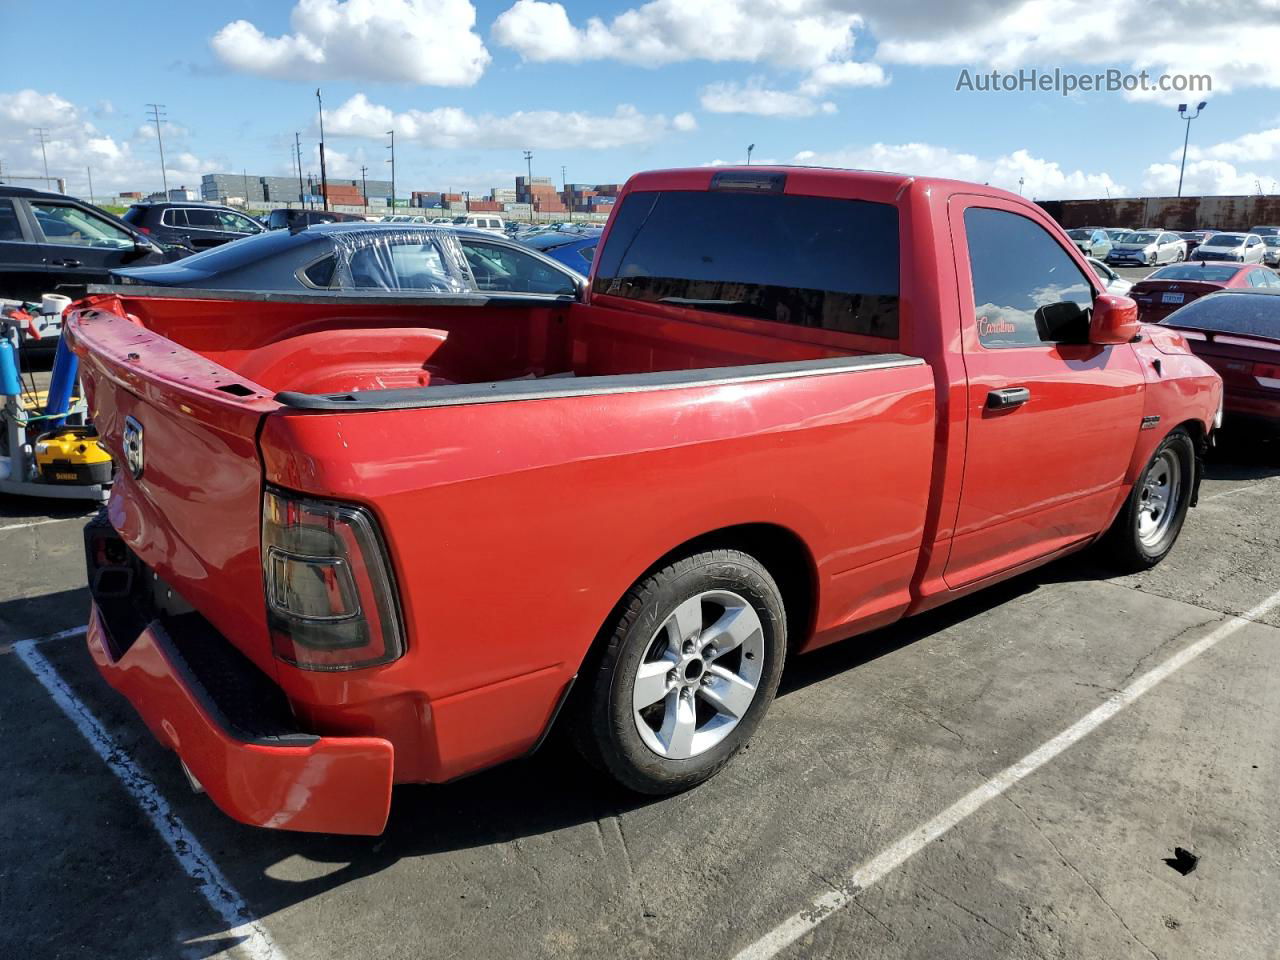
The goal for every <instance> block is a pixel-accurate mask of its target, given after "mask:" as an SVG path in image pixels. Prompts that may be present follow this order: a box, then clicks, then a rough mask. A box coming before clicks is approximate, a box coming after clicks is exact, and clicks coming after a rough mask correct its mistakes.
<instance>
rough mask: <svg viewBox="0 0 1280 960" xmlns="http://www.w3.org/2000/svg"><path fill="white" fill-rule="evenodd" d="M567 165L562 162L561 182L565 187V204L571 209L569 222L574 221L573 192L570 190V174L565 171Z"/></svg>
mask: <svg viewBox="0 0 1280 960" xmlns="http://www.w3.org/2000/svg"><path fill="white" fill-rule="evenodd" d="M564 171H565V165H564V164H563V163H562V164H560V184H561V186H563V187H564V205H565V206H566V207H567V208H568V209H569V222H570V223H573V194H571V193H570V192H569V175H568V174H567V173H565V172H564Z"/></svg>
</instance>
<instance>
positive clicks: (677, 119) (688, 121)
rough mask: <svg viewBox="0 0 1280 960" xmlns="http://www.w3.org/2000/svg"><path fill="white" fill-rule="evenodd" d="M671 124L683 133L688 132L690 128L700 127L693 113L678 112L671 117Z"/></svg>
mask: <svg viewBox="0 0 1280 960" xmlns="http://www.w3.org/2000/svg"><path fill="white" fill-rule="evenodd" d="M671 126H673V127H675V128H676V129H677V130H679V131H680V132H681V133H688V132H689V131H690V130H697V129H698V120H697V118H696V117H695V116H694V115H693V114H692V113H687V112H686V113H677V114H676V115H675V116H674V117H672V118H671Z"/></svg>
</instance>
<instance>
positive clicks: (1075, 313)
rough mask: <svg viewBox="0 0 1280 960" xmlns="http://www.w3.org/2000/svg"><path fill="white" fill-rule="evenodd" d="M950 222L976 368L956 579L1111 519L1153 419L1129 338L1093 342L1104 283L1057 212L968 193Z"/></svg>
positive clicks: (968, 347)
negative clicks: (1053, 222) (1075, 252)
mask: <svg viewBox="0 0 1280 960" xmlns="http://www.w3.org/2000/svg"><path fill="white" fill-rule="evenodd" d="M950 221H951V234H952V240H953V247H954V250H955V252H956V261H957V264H956V265H957V277H958V281H959V283H958V288H959V291H960V301H961V302H960V312H961V328H962V341H963V344H962V349H963V350H964V356H965V369H966V371H967V375H968V380H969V384H968V413H967V420H968V434H967V446H966V452H965V467H964V483H963V487H962V490H961V496H960V508H959V513H958V516H957V523H956V528H955V531H956V532H955V539H954V541H953V543H952V547H951V553H950V557H949V560H948V563H947V568H946V574H945V578H946V581H947V585H948V586H950V587H952V588H953V589H954V588H958V587H962V586H965V585H967V584H970V583H974V582H976V581H978V580H982V579H984V578H986V577H988V576H992V575H994V574H997V573H1000V572H1002V571H1004V570H1007V569H1009V568H1011V567H1014V566H1017V565H1019V564H1021V563H1024V562H1027V561H1031V560H1034V559H1036V558H1038V557H1042V556H1045V555H1047V554H1050V553H1052V552H1054V551H1055V550H1059V549H1061V548H1063V547H1066V546H1069V545H1071V544H1073V543H1077V542H1079V541H1081V540H1083V539H1085V538H1088V537H1090V536H1092V535H1093V534H1095V533H1097V532H1098V531H1100V530H1101V529H1102V528H1103V527H1104V526H1105V525H1106V524H1107V522H1108V521H1109V519H1110V513H1111V510H1112V507H1113V505H1114V504H1115V501H1116V496H1117V494H1118V492H1119V490H1118V488H1119V487H1120V486H1121V484H1122V483H1123V482H1124V475H1125V471H1126V469H1127V467H1128V464H1129V460H1130V457H1131V455H1132V453H1133V449H1134V444H1135V443H1136V441H1137V435H1138V431H1139V430H1140V429H1141V421H1142V414H1143V395H1142V390H1143V374H1142V370H1141V367H1140V366H1139V361H1138V358H1137V357H1136V355H1135V354H1134V351H1133V348H1132V347H1131V346H1130V345H1129V344H1120V345H1117V346H1096V345H1093V344H1089V343H1088V342H1087V332H1088V317H1089V311H1090V310H1091V309H1092V306H1093V298H1094V296H1095V295H1096V293H1098V292H1101V291H1100V287H1099V285H1098V281H1097V279H1096V278H1095V277H1094V276H1093V275H1092V273H1091V272H1086V271H1085V270H1084V268H1083V267H1081V265H1080V264H1078V263H1077V262H1076V258H1075V257H1073V256H1071V255H1070V254H1069V253H1068V252H1067V250H1066V248H1065V247H1064V245H1063V244H1062V243H1060V242H1059V240H1058V238H1057V236H1056V233H1055V232H1051V227H1050V221H1049V220H1048V219H1047V218H1045V217H1041V216H1038V215H1037V214H1036V213H1035V212H1033V211H1028V210H1027V209H1026V208H1025V207H1023V206H1020V205H1016V204H1013V203H1005V202H1004V201H1001V200H999V199H994V198H990V197H974V196H956V197H954V198H953V199H952V201H951V206H950Z"/></svg>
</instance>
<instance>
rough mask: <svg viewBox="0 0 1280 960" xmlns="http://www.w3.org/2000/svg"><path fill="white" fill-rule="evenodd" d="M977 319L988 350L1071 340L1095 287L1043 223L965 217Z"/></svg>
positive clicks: (989, 214)
mask: <svg viewBox="0 0 1280 960" xmlns="http://www.w3.org/2000/svg"><path fill="white" fill-rule="evenodd" d="M964 226H965V233H966V234H967V235H968V243H969V265H970V269H971V271H972V275H973V299H974V316H975V317H976V319H977V324H978V339H979V341H980V342H981V343H982V345H983V346H984V347H1025V346H1030V345H1033V344H1039V343H1056V342H1061V341H1062V340H1063V339H1070V337H1069V336H1067V330H1070V331H1071V332H1078V331H1080V330H1081V328H1082V325H1081V324H1080V323H1079V320H1080V317H1081V314H1082V312H1087V311H1088V310H1090V309H1092V307H1093V288H1092V287H1091V286H1090V284H1089V282H1088V280H1086V279H1085V276H1084V274H1082V273H1081V272H1080V269H1079V268H1078V267H1077V266H1076V264H1075V261H1074V260H1072V259H1071V257H1069V256H1068V255H1067V252H1066V251H1065V250H1063V249H1062V247H1060V246H1058V243H1057V241H1056V240H1054V239H1053V237H1052V236H1050V235H1049V233H1048V231H1046V230H1045V229H1044V228H1043V227H1041V226H1040V225H1039V224H1037V223H1035V222H1034V221H1032V220H1029V219H1027V218H1026V217H1022V216H1018V215H1017V214H1014V213H1006V212H1005V211H1003V210H988V209H984V208H982V207H970V208H969V209H968V210H966V211H965V213H964Z"/></svg>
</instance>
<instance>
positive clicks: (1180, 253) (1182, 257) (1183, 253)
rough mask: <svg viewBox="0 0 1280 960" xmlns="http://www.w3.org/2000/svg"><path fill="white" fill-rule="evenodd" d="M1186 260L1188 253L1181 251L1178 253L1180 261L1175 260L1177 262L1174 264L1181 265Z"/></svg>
mask: <svg viewBox="0 0 1280 960" xmlns="http://www.w3.org/2000/svg"><path fill="white" fill-rule="evenodd" d="M1185 259H1187V254H1186V251H1185V250H1179V251H1178V259H1177V260H1175V261H1174V263H1181V262H1182V261H1183V260H1185Z"/></svg>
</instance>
